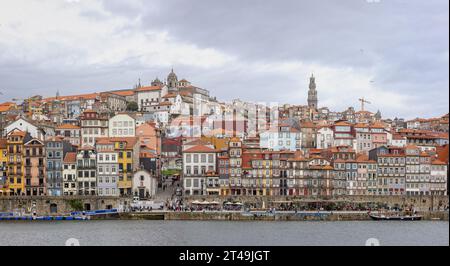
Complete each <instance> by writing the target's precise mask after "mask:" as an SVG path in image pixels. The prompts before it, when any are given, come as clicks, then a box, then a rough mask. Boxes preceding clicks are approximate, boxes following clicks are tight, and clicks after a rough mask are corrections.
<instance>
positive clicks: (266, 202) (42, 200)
mask: <svg viewBox="0 0 450 266" xmlns="http://www.w3.org/2000/svg"><path fill="white" fill-rule="evenodd" d="M195 200H197V201H218V202H220V203H223V202H225V201H239V202H243V203H246V204H251V205H252V207H256V208H261V207H262V206H265V207H266V208H269V207H271V206H274V204H275V203H276V202H283V201H292V202H299V203H303V204H306V203H308V202H315V201H325V202H330V201H333V202H344V203H352V204H359V203H361V204H363V205H364V204H365V203H367V202H372V203H380V204H387V205H388V206H395V205H397V206H399V207H407V206H411V205H413V206H414V208H415V209H416V210H417V211H422V212H426V211H437V210H443V209H445V208H446V207H448V206H449V198H448V196H387V197H386V196H340V197H333V198H305V197H286V196H284V197H281V196H278V197H257V196H254V197H253V196H250V197H242V196H241V197H214V196H196V197H185V198H184V201H185V202H187V203H189V202H192V201H195ZM131 201H132V199H131V198H124V197H97V196H69V197H48V196H47V197H0V212H21V213H22V214H32V213H33V212H36V213H37V214H38V215H63V214H68V213H70V212H71V211H78V210H79V208H80V207H81V209H82V210H99V209H110V208H114V209H119V210H120V209H122V208H126V207H127V206H129V205H130V203H131ZM75 207H78V209H77V208H75Z"/></svg>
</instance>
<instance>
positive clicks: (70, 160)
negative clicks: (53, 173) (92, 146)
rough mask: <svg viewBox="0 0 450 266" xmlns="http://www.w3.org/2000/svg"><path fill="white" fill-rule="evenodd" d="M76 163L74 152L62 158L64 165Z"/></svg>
mask: <svg viewBox="0 0 450 266" xmlns="http://www.w3.org/2000/svg"><path fill="white" fill-rule="evenodd" d="M76 161H77V153H76V152H68V153H66V156H64V163H75V162H76Z"/></svg>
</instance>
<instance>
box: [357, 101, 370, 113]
mask: <svg viewBox="0 0 450 266" xmlns="http://www.w3.org/2000/svg"><path fill="white" fill-rule="evenodd" d="M359 101H360V102H361V111H362V112H364V104H365V103H367V104H372V103H371V102H369V101H367V100H366V99H364V97H363V98H361V99H359Z"/></svg>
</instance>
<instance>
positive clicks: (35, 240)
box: [0, 221, 449, 246]
mask: <svg viewBox="0 0 450 266" xmlns="http://www.w3.org/2000/svg"><path fill="white" fill-rule="evenodd" d="M68 239H70V240H69V241H67V240H68ZM368 239H372V240H369V241H375V242H376V243H377V244H378V243H379V244H380V245H382V246H383V245H389V246H390V245H418V246H427V245H442V246H448V245H449V223H448V221H445V222H441V221H420V222H394V221H388V222H374V221H355V222H209V221H207V222H205V221H198V222H196V221H85V222H83V221H80V222H69V221H67V222H1V223H0V246H5V245H13V246H14V245H26V246H29V245H31V246H64V245H66V242H67V243H68V244H70V245H73V241H75V243H76V244H79V245H81V246H100V245H102V246H103V245H106V246H116V245H127V246H128V245H132V246H184V245H186V246H197V245H199V246H222V245H223V246H240V245H245V246H272V245H274V246H279V245H282V246H290V245H295V246H308V245H314V246H321V245H334V246H340V245H352V246H353V245H355V246H363V245H366V243H371V242H367V240H368ZM374 239H375V240H374Z"/></svg>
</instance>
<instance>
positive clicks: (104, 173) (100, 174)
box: [96, 140, 119, 197]
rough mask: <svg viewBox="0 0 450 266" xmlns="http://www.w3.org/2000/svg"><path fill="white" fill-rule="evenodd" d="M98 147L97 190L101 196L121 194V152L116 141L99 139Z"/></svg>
mask: <svg viewBox="0 0 450 266" xmlns="http://www.w3.org/2000/svg"><path fill="white" fill-rule="evenodd" d="M96 149H97V191H98V195H99V196H107V197H110V196H111V197H115V196H119V189H118V186H117V184H118V182H119V161H118V159H119V154H118V152H117V151H115V149H114V143H113V142H110V141H102V140H99V141H97V143H96Z"/></svg>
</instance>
